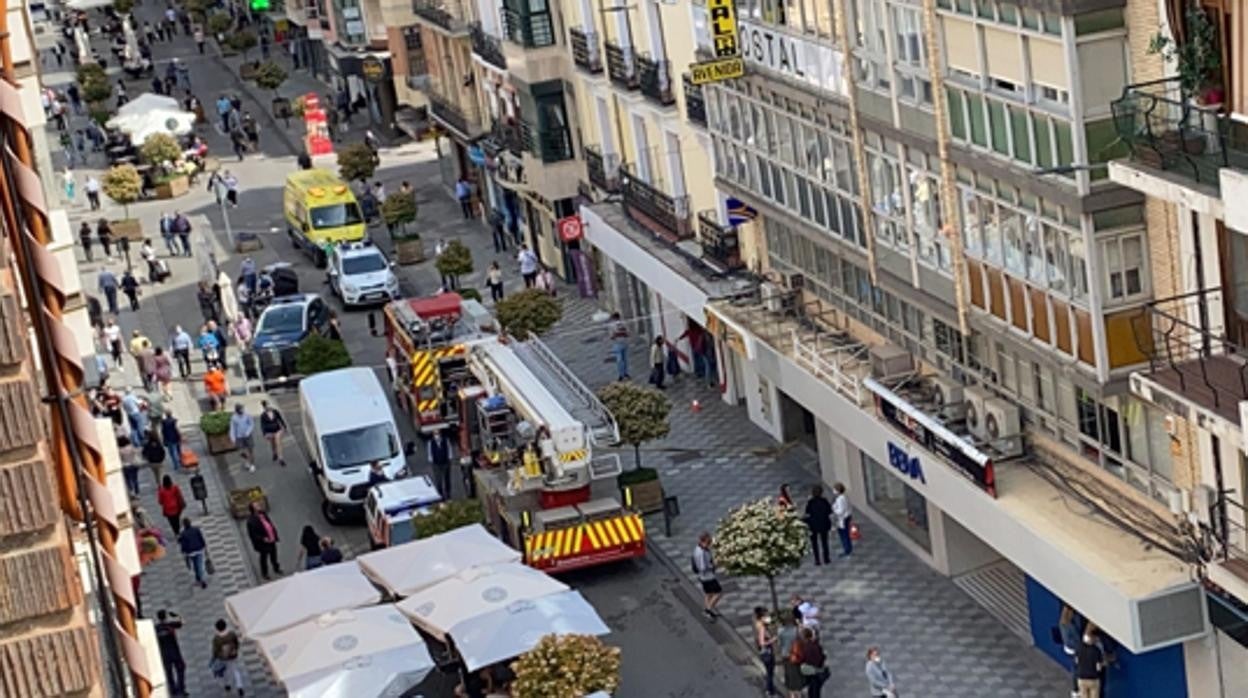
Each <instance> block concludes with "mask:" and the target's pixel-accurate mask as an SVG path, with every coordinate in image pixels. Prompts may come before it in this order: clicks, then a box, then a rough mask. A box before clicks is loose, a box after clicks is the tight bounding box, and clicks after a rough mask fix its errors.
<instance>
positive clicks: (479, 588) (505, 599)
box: [398, 562, 568, 642]
mask: <svg viewBox="0 0 1248 698" xmlns="http://www.w3.org/2000/svg"><path fill="white" fill-rule="evenodd" d="M567 590H568V585H566V584H564V583H563V582H560V581H559V580H557V579H555V578H554V577H551V576H550V575H548V574H546V573H545V572H542V571H540V570H535V569H533V568H532V567H529V566H528V565H524V564H521V563H519V562H509V563H504V564H498V565H487V566H484V567H473V568H471V569H468V570H464V571H463V572H460V573H459V574H456V575H455V576H453V577H450V578H448V579H444V580H442V581H441V582H438V583H437V584H434V585H433V586H431V587H427V588H425V589H422V590H420V591H418V592H416V593H414V594H412V595H411V596H409V597H407V598H406V599H404V600H403V601H402V602H400V603H399V604H398V609H399V610H400V611H402V612H403V615H405V616H407V617H408V618H410V619H411V620H412V622H413V623H415V624H416V625H418V626H420V628H421V629H422V630H424V631H425V632H427V633H429V634H430V635H432V636H434V637H436V638H437V639H439V640H442V641H444V642H445V640H446V636H447V634H448V633H449V632H450V629H451V626H453V625H455V624H456V623H459V622H461V621H463V620H465V619H469V618H474V617H476V616H480V615H482V614H485V613H489V612H490V611H494V610H496V609H499V608H503V607H505V606H508V605H510V604H512V603H515V602H517V601H530V600H533V599H540V598H542V597H545V596H549V595H551V594H558V593H560V592H564V591H567Z"/></svg>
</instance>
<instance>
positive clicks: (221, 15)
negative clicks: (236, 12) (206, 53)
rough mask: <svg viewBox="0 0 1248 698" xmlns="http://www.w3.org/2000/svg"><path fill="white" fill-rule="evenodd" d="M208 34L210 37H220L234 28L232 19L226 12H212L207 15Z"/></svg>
mask: <svg viewBox="0 0 1248 698" xmlns="http://www.w3.org/2000/svg"><path fill="white" fill-rule="evenodd" d="M206 23H207V25H208V33H209V34H211V35H212V36H214V37H216V36H220V35H222V34H224V33H225V32H226V31H228V30H229V28H230V27H232V26H234V19H233V18H231V17H230V14H229V13H228V12H213V13H212V14H210V15H208V19H207V22H206Z"/></svg>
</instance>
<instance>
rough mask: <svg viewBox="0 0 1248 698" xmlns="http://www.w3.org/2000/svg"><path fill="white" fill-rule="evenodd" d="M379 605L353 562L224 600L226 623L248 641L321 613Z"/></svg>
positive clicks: (284, 579)
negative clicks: (233, 626)
mask: <svg viewBox="0 0 1248 698" xmlns="http://www.w3.org/2000/svg"><path fill="white" fill-rule="evenodd" d="M380 602H381V592H380V591H379V590H378V589H377V587H375V586H373V584H372V582H370V581H368V578H367V577H365V576H364V575H363V574H361V573H360V567H359V565H358V564H356V562H355V561H354V560H350V561H346V562H340V563H338V564H335V565H326V566H324V567H318V568H316V569H314V570H309V571H307V572H296V573H295V574H292V575H290V576H289V577H282V578H281V579H278V580H276V581H273V582H269V583H268V584H264V585H261V586H258V587H255V588H253V589H248V590H246V591H242V592H239V593H237V594H235V595H233V596H231V597H229V598H228V599H226V600H225V609H226V612H227V613H228V614H229V616H230V620H232V621H233V622H234V624H235V625H236V626H238V628H239V630H241V631H242V632H243V634H244V635H246V636H247V637H250V638H252V639H256V638H258V637H261V636H264V635H268V634H271V633H275V632H277V631H279V630H283V629H285V628H289V627H291V626H293V625H297V624H299V623H302V622H304V621H306V620H309V619H312V618H316V617H317V616H320V615H322V614H325V613H330V612H332V611H339V610H343V609H351V608H361V607H364V606H371V605H374V604H377V603H380Z"/></svg>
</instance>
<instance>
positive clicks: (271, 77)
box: [251, 61, 288, 97]
mask: <svg viewBox="0 0 1248 698" xmlns="http://www.w3.org/2000/svg"><path fill="white" fill-rule="evenodd" d="M251 77H252V79H253V80H255V81H256V84H257V85H259V86H260V87H262V88H264V89H266V90H273V96H274V97H276V96H277V88H279V87H281V86H282V84H284V83H285V82H286V78H287V77H288V75H287V74H286V71H285V69H283V68H282V66H280V65H278V64H277V63H274V62H273V61H266V62H264V63H261V64H260V65H258V66H256V72H255V73H253V74H252V76H251Z"/></svg>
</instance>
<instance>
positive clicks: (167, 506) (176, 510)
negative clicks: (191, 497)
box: [156, 475, 186, 538]
mask: <svg viewBox="0 0 1248 698" xmlns="http://www.w3.org/2000/svg"><path fill="white" fill-rule="evenodd" d="M156 500H157V501H159V502H160V513H162V514H164V515H165V518H166V519H168V520H169V527H170V528H172V529H173V536H174V537H175V538H176V537H177V536H178V534H179V533H181V532H182V510H183V509H186V500H185V499H184V498H183V497H182V489H181V488H180V487H178V486H177V485H175V484H173V478H171V477H169V476H168V475H166V476H165V477H164V479H163V480H161V481H160V489H158V490H157V491H156Z"/></svg>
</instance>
